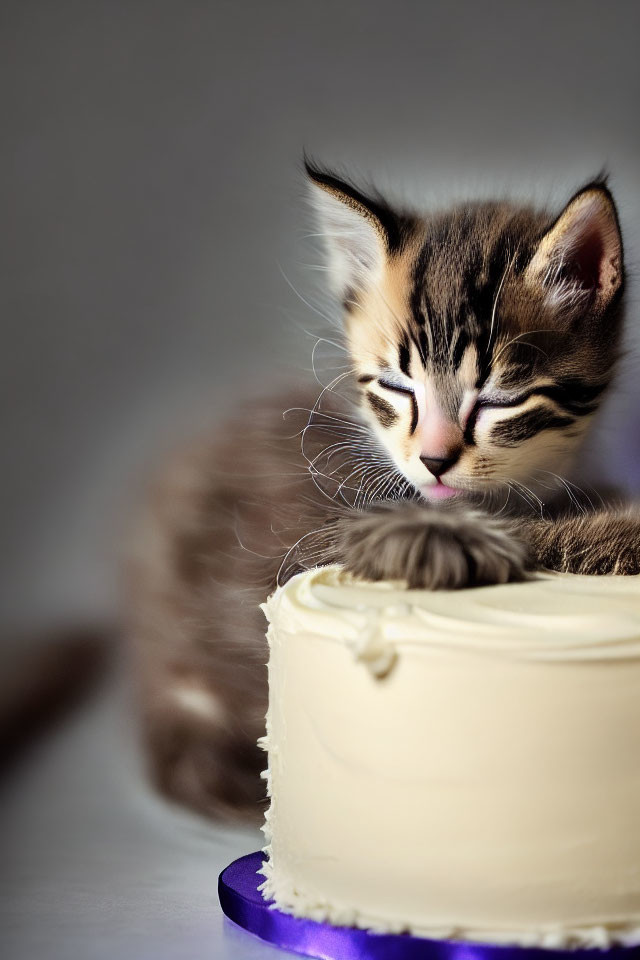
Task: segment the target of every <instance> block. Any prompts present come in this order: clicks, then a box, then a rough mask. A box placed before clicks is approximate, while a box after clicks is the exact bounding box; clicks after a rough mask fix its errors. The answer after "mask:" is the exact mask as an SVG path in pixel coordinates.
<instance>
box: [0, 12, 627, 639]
mask: <svg viewBox="0 0 640 960" xmlns="http://www.w3.org/2000/svg"><path fill="white" fill-rule="evenodd" d="M639 28H640V8H639V7H638V4H635V3H633V2H629V3H623V2H617V3H615V2H614V3H609V4H602V3H597V2H588V0H578V2H560V3H559V2H536V3H513V2H511V3H508V2H482V0H480V2H455V0H454V2H448V3H442V4H437V3H428V2H424V0H423V2H415V3H407V2H394V3H380V2H368V3H364V2H351V3H349V2H342V3H334V2H320V3H318V2H316V3H308V2H305V0H297V2H284V3H283V2H275V3H274V2H271V3H268V2H264V3H259V2H255V3H248V2H244V3H243V2H234V3H228V2H199V3H198V2H184V0H183V2H174V3H167V2H162V0H158V2H154V3H149V2H111V3H94V2H87V0H79V2H77V3H73V2H68V0H57V2H46V0H45V2H40V3H38V2H29V0H19V2H12V0H4V2H3V4H2V5H1V9H0V37H1V43H2V49H1V51H0V92H1V96H2V126H1V130H2V137H1V148H0V149H1V151H2V157H1V163H2V175H1V176H0V190H2V194H3V196H2V207H1V209H2V211H3V212H2V219H1V226H2V229H1V241H0V242H1V243H2V251H1V255H0V263H1V265H2V282H1V284H0V297H1V298H2V308H1V314H0V316H1V317H2V331H3V336H2V350H1V351H0V363H1V364H2V371H1V374H0V382H1V384H2V390H3V402H2V404H1V406H0V418H1V422H0V430H1V437H0V450H1V451H2V454H3V467H2V473H1V475H0V484H1V489H2V496H1V497H0V510H1V511H2V531H3V550H2V570H1V572H0V591H1V602H2V610H3V611H4V616H3V619H5V620H7V621H10V622H15V621H20V622H22V621H25V620H29V619H38V620H43V619H47V618H48V617H51V616H57V617H62V616H65V615H67V614H69V615H71V614H76V613H78V614H79V613H80V612H89V613H91V612H104V613H107V614H108V613H109V612H110V611H112V610H113V609H114V603H115V601H114V584H115V578H114V568H115V565H114V562H113V560H114V551H115V550H116V548H117V545H118V543H119V542H120V538H121V536H122V534H123V533H125V532H126V529H127V526H128V524H129V518H130V516H131V513H130V510H131V506H130V505H131V504H132V503H134V502H135V493H136V484H139V482H140V478H142V477H144V476H145V475H146V474H147V472H148V470H149V469H150V466H151V465H152V464H153V463H154V462H155V461H156V460H157V459H158V458H159V457H160V456H161V455H162V453H163V452H164V450H166V449H170V448H171V447H173V446H175V445H176V444H178V445H179V443H180V441H181V439H182V440H184V439H186V438H187V437H190V436H191V435H192V434H193V433H194V432H198V431H199V430H200V429H202V428H203V427H204V426H205V424H207V423H208V422H212V421H214V420H215V419H216V418H217V417H218V416H219V415H220V414H221V413H222V412H223V411H226V410H228V409H229V407H230V406H231V405H232V404H233V403H234V402H235V399H236V398H237V397H238V396H239V395H242V396H246V395H249V394H253V393H255V392H256V391H259V390H260V389H261V388H262V387H264V386H265V385H267V384H268V383H270V382H271V381H272V380H273V379H275V378H283V377H285V376H286V374H287V368H288V366H289V365H291V364H293V365H297V366H300V365H302V366H305V367H308V366H309V357H310V353H311V347H312V343H313V341H312V339H311V338H310V337H309V336H307V335H305V333H304V332H303V330H304V329H307V330H309V329H313V328H314V327H315V325H316V324H317V317H316V315H315V314H314V313H313V312H312V311H311V310H309V309H308V308H306V307H305V305H304V304H303V303H302V302H301V301H300V300H299V299H298V298H297V297H296V295H295V294H294V293H293V291H292V290H291V289H290V287H289V286H288V284H287V281H286V280H285V279H284V277H283V275H282V273H283V272H284V274H285V275H286V277H287V279H288V280H289V281H290V282H291V283H293V285H294V286H295V287H296V289H297V290H298V291H300V292H301V293H302V295H303V296H305V298H308V297H309V295H310V291H312V289H313V285H314V284H315V283H316V281H317V277H318V274H317V273H316V272H314V271H310V270H308V269H307V268H305V267H304V266H303V264H305V263H317V262H318V260H317V252H316V251H314V250H313V249H312V250H311V251H310V250H309V248H308V246H309V245H308V244H307V243H306V242H305V241H304V239H303V235H304V233H305V232H306V230H305V223H306V219H305V218H306V211H305V209H304V203H303V194H304V191H303V181H302V177H301V174H300V156H301V151H302V148H303V146H304V147H306V148H307V149H308V150H310V151H311V152H312V153H313V154H314V155H315V156H316V157H317V158H319V159H322V160H326V161H328V162H330V163H337V164H341V165H344V166H345V167H346V168H347V169H351V170H353V171H355V172H356V174H361V175H363V176H365V177H369V176H370V177H372V178H373V179H374V180H375V181H377V182H378V183H379V184H380V185H381V186H382V187H389V188H391V192H392V193H393V195H394V196H397V197H400V198H408V199H413V200H415V201H416V202H422V203H425V204H433V203H441V202H445V201H446V200H447V199H448V198H449V197H450V196H451V195H454V196H456V197H460V196H465V195H477V194H480V193H482V194H487V193H492V192H497V193H499V194H502V193H512V194H515V195H523V196H527V197H528V196H533V197H535V198H537V199H539V200H547V199H549V198H551V199H554V198H555V199H557V200H563V199H566V197H567V196H568V194H569V193H570V192H571V191H573V189H574V188H575V187H576V185H579V184H580V183H581V181H583V180H585V179H586V178H588V177H590V176H592V175H593V174H594V173H596V172H597V171H598V170H599V169H600V168H601V167H602V166H603V164H604V165H606V166H607V167H608V168H609V169H610V170H611V172H612V175H613V180H612V185H613V188H614V190H615V193H616V195H617V197H618V199H619V204H620V208H621V214H622V220H623V224H624V228H625V234H626V240H627V247H628V255H629V259H630V261H631V266H632V268H633V269H634V270H635V266H636V262H637V252H638V239H639V237H638V222H639V217H638V213H639V208H640V189H639V187H640V167H639V163H638V161H639V154H640V150H639V141H640V132H639V126H638V120H637V116H638V103H639V102H640V96H639V93H640V90H639V86H640V82H639V80H640V71H639V69H638V66H637V60H638V55H637V38H638V30H639ZM314 257H315V259H314ZM281 271H282V272H281ZM636 315H637V293H633V296H632V321H633V322H634V323H635V322H636V320H637V316H636ZM629 382H631V383H632V385H633V378H629ZM636 398H637V394H636ZM632 400H633V398H632V397H629V396H628V395H627V394H626V393H625V397H624V400H623V406H622V409H623V411H624V410H628V409H631V414H632V415H634V414H633V409H634V406H635V405H637V404H635V405H634V403H633V402H632ZM629 417H630V415H627V416H626V417H625V420H624V421H622V422H621V421H620V420H619V418H618V417H614V418H613V420H612V422H611V424H610V429H607V431H606V434H607V436H606V442H605V444H604V446H603V449H602V451H601V453H602V456H601V459H602V461H606V466H607V467H609V466H610V462H611V457H612V456H613V457H614V460H615V468H616V471H617V472H618V473H619V474H620V475H622V476H623V477H624V478H625V479H627V480H632V479H633V475H634V458H636V462H637V457H638V447H637V443H638V441H636V440H634V441H633V443H635V444H636V446H635V448H631V447H630V445H629V436H630V434H631V433H632V426H633V424H632V421H631V419H630V418H629ZM637 426H638V421H637V419H636V421H635V427H636V430H635V433H636V434H637V433H638V432H640V431H638V430H637ZM616 433H617V436H616V435H615V434H616ZM625 433H626V439H625V440H623V435H624V434H625ZM632 447H633V445H632ZM637 472H638V471H637V465H636V467H635V473H637Z"/></svg>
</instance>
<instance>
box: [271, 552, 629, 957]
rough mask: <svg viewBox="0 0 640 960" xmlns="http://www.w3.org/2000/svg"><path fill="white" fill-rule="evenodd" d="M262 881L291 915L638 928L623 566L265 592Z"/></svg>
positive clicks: (419, 926)
mask: <svg viewBox="0 0 640 960" xmlns="http://www.w3.org/2000/svg"><path fill="white" fill-rule="evenodd" d="M264 609H265V612H266V614H267V618H268V619H269V621H270V626H269V630H268V634H267V636H268V640H269V647H270V658H269V688H270V701H269V712H268V716H267V734H266V737H265V738H264V741H263V745H264V747H265V749H266V750H267V751H268V755H269V769H268V771H267V773H266V774H265V776H266V779H267V788H268V793H269V796H270V797H271V804H270V809H269V811H268V812H267V815H266V820H265V826H264V828H263V829H264V832H265V836H266V841H267V845H266V847H265V853H266V854H267V859H266V862H265V865H264V868H263V872H264V876H265V878H266V879H265V881H264V884H263V893H264V895H265V896H266V897H269V898H273V899H274V900H275V903H276V904H277V906H278V907H279V908H281V909H283V910H286V911H288V912H292V913H295V914H298V915H304V916H311V917H314V918H316V919H328V920H330V921H332V922H333V923H338V924H349V925H356V926H361V927H367V928H372V929H376V930H396V931H401V930H409V931H411V932H413V933H416V934H421V935H425V936H437V937H445V936H446V937H459V938H463V939H469V940H490V941H494V942H513V943H521V944H541V945H543V946H548V947H552V946H563V945H577V944H580V945H591V946H606V945H608V944H610V943H613V942H620V943H626V944H632V943H633V944H636V943H640V578H638V577H627V578H625V577H601V578H597V577H571V576H545V577H541V578H539V579H537V580H536V581H533V582H530V583H526V584H508V585H504V586H495V587H483V588H477V589H474V590H462V591H457V592H451V593H450V592H436V593H430V592H427V591H421V590H406V589H405V588H404V587H403V586H402V585H401V584H391V583H379V584H372V583H364V582H358V581H355V580H353V579H352V578H350V577H349V576H347V575H346V574H344V573H343V572H342V571H341V570H340V568H338V567H326V568H319V569H317V570H312V571H309V572H307V573H303V574H300V575H298V576H297V577H294V578H293V579H292V580H291V581H289V583H288V584H286V585H285V586H284V587H283V588H280V589H278V590H277V591H276V592H275V594H274V595H273V596H272V597H270V598H269V600H268V601H267V603H266V605H265V607H264Z"/></svg>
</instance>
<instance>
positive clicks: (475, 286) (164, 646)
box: [131, 163, 640, 817]
mask: <svg viewBox="0 0 640 960" xmlns="http://www.w3.org/2000/svg"><path fill="white" fill-rule="evenodd" d="M307 173H308V176H309V179H310V182H311V188H312V192H313V195H314V200H315V205H316V209H317V214H318V216H319V219H320V222H321V226H322V229H323V232H324V234H325V237H326V245H327V253H328V264H329V276H330V278H331V282H332V287H333V292H334V294H335V295H336V296H337V297H338V298H339V301H340V302H341V303H342V306H343V314H344V331H345V340H346V344H347V347H348V350H349V353H350V357H351V361H352V368H351V374H350V381H349V389H348V390H347V398H346V399H345V400H344V401H343V402H342V401H341V402H342V406H337V407H335V406H334V407H331V408H330V409H326V408H325V407H324V406H323V403H318V402H317V397H315V396H312V395H310V394H309V393H306V394H305V393H304V391H301V392H299V393H297V394H295V395H294V396H293V397H281V398H276V399H275V400H273V401H272V402H271V404H268V405H256V406H254V407H253V408H252V409H251V410H249V411H248V412H245V413H244V415H242V416H240V417H239V418H238V420H237V421H236V422H234V423H232V424H230V425H229V427H228V429H227V430H226V432H223V433H222V434H221V436H220V437H219V438H218V439H216V440H214V441H211V442H205V443H203V444H202V445H201V446H199V447H195V448H194V449H193V450H192V451H191V452H189V453H187V454H186V455H185V456H183V457H182V458H181V459H179V460H177V461H176V462H174V463H173V465H172V466H171V467H170V469H169V471H168V472H167V474H166V475H165V476H164V477H163V478H161V480H160V482H159V484H158V487H157V490H156V492H155V494H154V496H153V498H152V499H151V501H150V503H149V509H148V515H147V518H146V522H145V534H144V536H142V537H141V538H140V540H139V544H138V556H137V558H136V563H135V572H136V576H135V579H134V581H133V589H132V592H131V612H132V631H133V635H134V638H135V641H136V650H137V654H138V677H139V681H140V687H141V694H142V697H141V702H142V704H143V714H144V729H145V732H146V737H147V741H148V746H149V756H150V759H151V768H152V773H153V777H154V779H155V782H156V783H157V784H158V785H159V787H160V788H161V789H163V790H164V791H165V792H166V793H167V794H169V795H170V796H172V797H174V798H176V799H178V800H180V801H182V802H185V803H187V804H189V805H191V806H192V807H194V808H196V809H197V810H200V811H201V812H204V813H206V814H209V815H213V816H227V817H244V816H251V815H253V816H257V815H258V814H259V812H260V803H261V800H262V797H263V795H264V791H263V788H262V785H261V783H260V780H259V776H258V774H259V770H260V768H261V766H262V765H263V759H262V757H261V755H260V753H259V751H258V749H257V747H256V740H257V738H258V736H259V735H260V734H261V733H262V732H263V724H264V715H265V709H266V697H267V690H266V671H265V661H266V657H267V652H266V645H265V640H264V620H263V616H262V614H261V613H260V611H259V610H258V603H259V602H260V601H262V600H263V599H264V597H265V595H266V594H267V593H268V592H269V591H270V590H271V589H272V588H273V586H274V584H275V582H276V578H277V577H278V576H279V577H280V579H281V580H284V579H286V578H287V577H288V576H290V575H291V574H292V573H294V572H296V570H299V569H302V568H304V567H305V566H310V565H313V564H316V563H325V562H333V561H339V562H342V563H344V564H345V565H346V567H347V568H348V569H350V570H351V571H353V572H354V573H355V574H357V575H359V576H362V577H367V578H371V579H374V580H375V579H381V578H394V579H396V578H397V579H404V580H406V582H407V583H408V584H409V586H410V587H427V588H429V589H442V588H447V589H450V588H460V587H466V586H470V585H474V584H489V583H503V582H506V581H509V580H517V579H521V578H523V577H525V576H527V575H528V571H530V570H535V569H538V568H549V569H552V570H563V571H572V572H574V573H590V574H609V573H624V574H637V573H638V572H640V514H639V513H638V512H637V511H634V510H617V509H607V508H602V509H597V510H596V509H592V508H591V507H590V505H589V504H588V503H578V502H577V499H578V498H577V496H573V495H572V498H571V499H572V502H575V504H576V506H577V508H578V509H575V510H574V514H573V515H572V514H571V513H563V512H562V510H561V505H560V506H558V505H557V504H555V505H554V503H553V498H551V497H550V496H549V489H550V487H553V485H554V483H556V482H560V483H561V482H562V481H561V478H562V477H564V476H565V475H566V474H567V472H568V471H569V469H570V468H571V466H572V464H573V463H574V461H575V460H576V458H577V456H578V454H579V450H580V445H581V443H582V441H583V440H584V438H585V436H586V433H587V431H588V428H589V426H590V424H591V422H592V420H593V416H594V414H595V413H596V411H597V410H598V407H599V405H600V403H601V401H602V399H603V397H604V396H605V394H606V392H607V390H608V389H609V385H610V383H611V381H612V377H613V374H614V369H615V366H616V361H617V359H618V354H619V350H620V335H621V327H622V317H623V311H622V301H623V288H624V268H623V254H622V240H621V235H620V228H619V224H618V217H617V214H616V209H615V205H614V201H613V198H612V196H611V193H610V192H609V189H608V187H607V185H606V183H605V181H604V180H595V181H593V182H591V183H589V184H587V185H586V186H584V187H583V188H582V189H581V190H579V191H578V192H577V193H576V194H575V195H574V196H573V197H572V198H571V200H570V201H569V202H568V204H567V205H566V206H565V208H564V209H563V210H562V211H561V212H560V214H559V215H558V216H553V215H551V214H549V213H547V212H545V211H539V210H533V209H530V208H529V207H523V206H518V205H514V204H509V203H484V202H482V203H471V204H466V205H464V206H460V207H457V208H455V209H453V210H450V211H447V212H444V213H437V214H430V215H426V216H418V215H416V214H414V213H410V212H406V211H405V212H402V211H396V210H394V209H393V208H392V207H391V206H390V205H389V204H388V203H387V202H386V201H385V200H384V199H383V198H382V197H381V196H379V195H378V194H370V195H365V194H364V193H363V192H361V190H359V189H358V188H356V187H355V186H354V185H353V184H351V183H350V182H347V181H345V180H341V179H339V178H338V177H336V176H335V175H333V174H331V173H328V172H325V171H323V170H321V169H319V168H318V167H316V166H314V165H313V164H311V163H308V164H307ZM349 390H350V391H351V396H352V401H351V402H353V403H355V408H354V407H352V406H350V401H349ZM326 396H327V394H326V393H325V392H324V391H323V398H322V399H323V402H324V401H326ZM334 402H337V401H335V398H334ZM293 406H296V407H297V410H298V413H297V414H296V413H294V414H293V417H294V419H295V418H296V416H298V417H299V418H300V422H299V423H294V424H292V422H291V419H290V418H289V419H286V418H285V419H284V420H283V418H282V411H283V409H284V408H285V407H293ZM354 409H356V410H357V415H354V412H353V411H354ZM537 506H542V507H543V509H541V511H540V512H537V511H536V509H534V508H536V507H537ZM283 557H284V559H283Z"/></svg>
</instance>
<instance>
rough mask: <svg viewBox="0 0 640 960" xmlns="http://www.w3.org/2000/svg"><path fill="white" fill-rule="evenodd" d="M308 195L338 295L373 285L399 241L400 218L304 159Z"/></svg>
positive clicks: (378, 202) (379, 203)
mask: <svg viewBox="0 0 640 960" xmlns="http://www.w3.org/2000/svg"><path fill="white" fill-rule="evenodd" d="M304 165H305V170H306V172H307V176H308V177H309V180H310V183H311V197H312V202H313V206H314V208H315V211H316V215H317V217H318V220H319V223H320V226H321V229H322V233H323V235H324V238H325V242H326V246H327V254H328V258H329V276H330V279H331V285H332V287H333V289H334V291H335V293H337V295H338V296H339V297H340V298H341V299H344V298H345V297H348V296H349V295H350V294H353V293H356V292H357V291H359V290H363V289H366V287H368V286H370V285H372V284H375V283H376V282H377V280H378V279H379V278H380V275H381V272H382V268H383V265H384V262H385V259H386V257H387V256H388V254H389V253H391V252H393V251H394V250H395V249H397V248H398V246H399V244H400V223H399V218H398V217H397V216H396V214H394V212H393V211H392V210H391V208H390V207H389V206H388V205H387V203H386V202H385V201H384V200H383V199H382V198H381V197H378V196H375V197H372V196H366V195H365V194H364V193H361V191H360V190H358V189H357V188H356V187H354V186H353V185H352V184H351V183H348V182H347V181H345V180H341V179H339V178H338V177H336V176H335V175H334V174H333V173H329V172H328V171H325V170H321V169H320V168H319V167H317V166H315V164H313V163H311V161H309V160H308V159H306V158H305V162H304Z"/></svg>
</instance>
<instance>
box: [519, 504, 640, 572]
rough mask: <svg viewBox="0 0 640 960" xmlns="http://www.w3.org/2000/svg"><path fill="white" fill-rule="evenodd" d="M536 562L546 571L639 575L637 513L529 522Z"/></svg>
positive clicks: (639, 517)
mask: <svg viewBox="0 0 640 960" xmlns="http://www.w3.org/2000/svg"><path fill="white" fill-rule="evenodd" d="M530 540H531V543H532V546H533V551H534V554H535V556H536V560H537V563H538V565H539V566H540V567H543V568H546V569H548V570H558V571H560V572H562V573H580V574H586V575H591V576H594V575H595V576H607V575H610V574H620V575H624V576H635V575H637V574H640V514H638V512H637V511H625V512H618V511H613V510H603V511H601V512H599V513H594V514H587V515H586V516H581V517H564V518H562V519H560V520H556V521H547V522H546V523H543V524H531V530H530Z"/></svg>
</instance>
